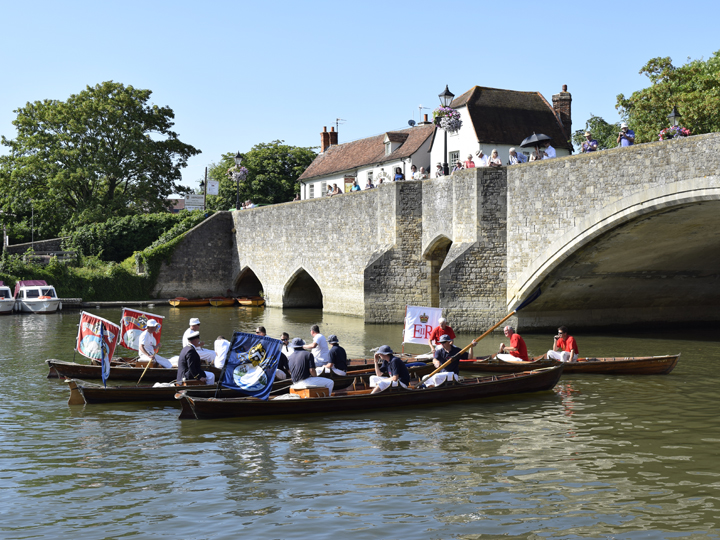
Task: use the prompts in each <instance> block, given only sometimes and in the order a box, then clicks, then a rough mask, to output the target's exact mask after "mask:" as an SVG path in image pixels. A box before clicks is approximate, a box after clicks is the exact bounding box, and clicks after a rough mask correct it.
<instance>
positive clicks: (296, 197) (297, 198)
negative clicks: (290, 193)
mask: <svg viewBox="0 0 720 540" xmlns="http://www.w3.org/2000/svg"><path fill="white" fill-rule="evenodd" d="M299 200H300V194H299V193H296V194H295V198H294V199H293V201H299Z"/></svg>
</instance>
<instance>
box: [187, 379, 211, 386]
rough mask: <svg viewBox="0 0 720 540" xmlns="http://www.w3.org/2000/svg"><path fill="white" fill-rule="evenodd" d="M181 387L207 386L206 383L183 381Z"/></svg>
mask: <svg viewBox="0 0 720 540" xmlns="http://www.w3.org/2000/svg"><path fill="white" fill-rule="evenodd" d="M181 386H205V383H204V382H202V381H194V380H190V381H183V382H182V385H181Z"/></svg>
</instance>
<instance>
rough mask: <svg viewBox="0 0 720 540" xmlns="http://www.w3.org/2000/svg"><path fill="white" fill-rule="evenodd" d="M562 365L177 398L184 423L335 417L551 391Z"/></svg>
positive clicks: (186, 395)
mask: <svg viewBox="0 0 720 540" xmlns="http://www.w3.org/2000/svg"><path fill="white" fill-rule="evenodd" d="M563 367H564V366H563V365H559V366H555V367H550V368H545V369H539V370H535V371H530V372H524V373H510V374H504V375H495V376H490V377H480V378H473V379H468V380H465V381H463V382H459V383H454V382H453V383H445V384H442V385H440V386H437V387H434V388H423V389H420V388H408V389H405V388H402V387H391V388H388V389H386V390H385V391H383V392H378V393H377V394H371V393H370V390H369V389H368V390H349V389H346V390H343V391H339V392H333V395H332V396H329V397H308V398H305V399H282V398H271V399H268V400H261V399H255V398H227V399H213V398H203V397H193V396H192V395H190V394H189V393H188V392H187V391H180V392H178V393H177V394H176V396H175V397H176V399H178V400H179V401H180V402H181V404H182V411H181V413H180V418H197V419H210V418H242V419H246V418H253V417H259V416H276V415H282V416H285V415H298V414H302V415H307V414H313V413H317V414H333V413H338V412H348V411H363V412H364V411H368V410H371V409H392V410H394V409H396V408H398V407H417V406H426V405H440V404H444V403H454V402H461V401H469V400H476V399H483V398H489V397H494V396H504V395H508V394H517V393H524V392H539V391H543V390H549V389H551V388H553V387H554V386H555V385H556V384H557V382H558V380H559V379H560V375H561V374H562V370H563Z"/></svg>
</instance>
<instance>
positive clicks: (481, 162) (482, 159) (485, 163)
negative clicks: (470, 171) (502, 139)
mask: <svg viewBox="0 0 720 540" xmlns="http://www.w3.org/2000/svg"><path fill="white" fill-rule="evenodd" d="M475 155H476V156H477V158H478V162H477V165H476V167H489V166H490V162H489V160H488V157H487V156H486V155H485V154H483V151H482V150H478V151H477V152H475Z"/></svg>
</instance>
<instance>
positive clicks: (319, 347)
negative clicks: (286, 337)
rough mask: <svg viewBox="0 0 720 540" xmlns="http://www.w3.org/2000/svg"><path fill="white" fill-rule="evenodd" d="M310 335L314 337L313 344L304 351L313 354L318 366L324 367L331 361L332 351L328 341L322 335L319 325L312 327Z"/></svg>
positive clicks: (304, 347)
mask: <svg viewBox="0 0 720 540" xmlns="http://www.w3.org/2000/svg"><path fill="white" fill-rule="evenodd" d="M310 335H311V336H312V337H313V342H312V343H308V344H307V345H304V346H303V349H305V350H306V351H311V352H312V354H313V356H314V357H315V365H316V366H324V365H325V364H327V363H328V362H329V361H330V349H329V348H328V344H327V340H326V339H325V336H323V335H322V334H321V333H320V327H319V326H318V325H317V324H314V325H312V326H311V327H310Z"/></svg>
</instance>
